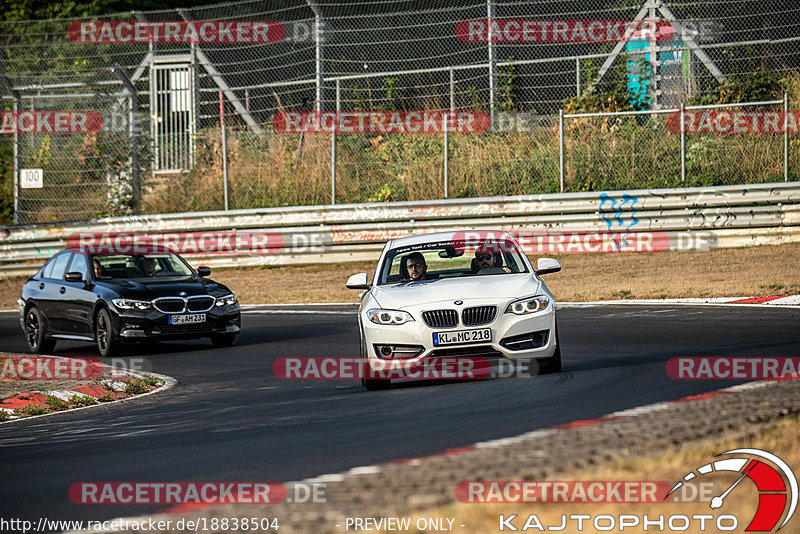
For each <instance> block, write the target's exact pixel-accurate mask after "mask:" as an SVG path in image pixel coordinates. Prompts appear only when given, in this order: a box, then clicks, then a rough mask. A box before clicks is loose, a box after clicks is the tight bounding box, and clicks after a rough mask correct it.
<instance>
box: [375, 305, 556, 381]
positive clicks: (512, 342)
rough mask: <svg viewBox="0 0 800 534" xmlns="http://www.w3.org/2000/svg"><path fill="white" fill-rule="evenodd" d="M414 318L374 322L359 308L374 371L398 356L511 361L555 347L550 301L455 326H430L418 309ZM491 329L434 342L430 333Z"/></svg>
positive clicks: (543, 355) (413, 360)
mask: <svg viewBox="0 0 800 534" xmlns="http://www.w3.org/2000/svg"><path fill="white" fill-rule="evenodd" d="M412 315H413V316H414V318H415V320H414V321H411V322H407V323H405V324H402V325H378V324H375V323H372V322H370V321H369V319H368V318H367V317H366V314H364V313H363V312H362V316H361V321H362V324H363V327H364V339H365V341H366V351H367V359H368V361H369V363H370V367H371V368H372V369H374V370H376V371H378V370H380V369H384V368H385V366H386V363H387V361H393V360H400V361H402V362H403V363H404V364H406V365H408V366H413V365H414V364H418V363H422V362H423V360H425V359H426V358H442V357H447V358H459V357H488V358H496V357H501V358H507V359H509V360H514V361H526V360H531V359H537V360H546V359H548V358H551V357H552V356H553V355H554V353H555V351H556V334H555V308H554V307H553V303H552V301H551V303H550V304H549V305H548V306H547V308H545V309H544V310H542V311H540V312H537V313H532V314H530V315H515V314H512V313H499V314H498V316H497V317H496V318H495V319H494V321H492V322H491V323H489V324H486V325H481V326H474V327H466V326H463V325H460V326H458V327H455V328H431V327H429V326H428V325H426V324H425V323H424V322H423V321H422V319H421V317H420V314H418V313H413V312H412ZM484 328H489V329H490V330H491V336H492V337H491V342H480V343H463V344H457V345H444V346H434V344H433V334H434V333H438V332H451V331H461V330H480V329H484Z"/></svg>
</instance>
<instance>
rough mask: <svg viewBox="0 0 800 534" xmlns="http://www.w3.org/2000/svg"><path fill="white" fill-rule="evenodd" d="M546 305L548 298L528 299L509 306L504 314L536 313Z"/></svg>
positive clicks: (540, 296) (548, 302)
mask: <svg viewBox="0 0 800 534" xmlns="http://www.w3.org/2000/svg"><path fill="white" fill-rule="evenodd" d="M548 304H550V298H549V297H546V296H544V295H539V296H538V297H529V298H526V299H522V300H517V301H515V302H512V303H511V304H509V305H508V308H506V313H515V314H517V315H526V314H528V313H536V312H538V311H542V310H543V309H545V308H546V307H547V305H548Z"/></svg>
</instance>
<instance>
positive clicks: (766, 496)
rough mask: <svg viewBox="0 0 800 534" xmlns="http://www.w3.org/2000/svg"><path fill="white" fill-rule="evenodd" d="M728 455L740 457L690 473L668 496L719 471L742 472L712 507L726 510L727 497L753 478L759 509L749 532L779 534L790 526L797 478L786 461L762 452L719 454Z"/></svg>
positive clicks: (794, 506) (725, 459) (749, 450)
mask: <svg viewBox="0 0 800 534" xmlns="http://www.w3.org/2000/svg"><path fill="white" fill-rule="evenodd" d="M727 455H737V457H735V458H724V459H721V460H717V461H715V462H711V463H708V464H705V465H702V466H700V467H698V468H697V469H695V470H694V471H692V472H690V473H687V474H686V475H685V476H684V477H683V481H681V482H678V483H677V484H675V486H674V487H673V488H672V489H671V490H670V492H669V493H668V494H667V497H669V496H670V495H672V493H674V492H675V491H676V490H678V488H680V487H681V486H683V484H684V482H689V481H694V480H696V479H700V478H701V477H709V476H713V474H714V473H718V472H727V473H740V474H741V475H740V476H739V477H738V478H737V479H736V481H735V482H734V483H733V484H732V485H730V486H728V487H727V489H725V490H724V491H723V492H722V493H720V494H719V495H717V496H715V497H714V498H713V499H711V504H710V506H711V508H712V509H714V510H716V509H718V508H722V507H723V506H724V505H725V498H726V497H727V496H728V495H730V494H731V492H733V491H734V490H736V488H737V487H741V484H740V483H741V482H742V481H743V480H744V479H745V478H749V479H750V480H751V481H752V482H753V483H754V484H755V486H756V488H757V489H758V509H757V510H756V513H755V516H754V517H753V519H752V521H750V524H749V525H748V526H747V528H746V529H745V532H777V531H778V530H780V529H782V528H783V527H784V526H786V523H788V522H789V519H791V518H792V515H794V512H795V510H796V509H797V478H796V477H795V475H794V473H793V472H792V470H791V469H790V468H789V466H788V465H787V464H786V462H784V461H783V460H781V459H780V458H778V457H777V456H775V455H774V454H772V453H770V452H766V451H762V450H760V449H734V450H731V451H727V452H723V453H721V454H719V456H727ZM740 491H741V490H740ZM781 519H783V521H781ZM779 523H780V524H779Z"/></svg>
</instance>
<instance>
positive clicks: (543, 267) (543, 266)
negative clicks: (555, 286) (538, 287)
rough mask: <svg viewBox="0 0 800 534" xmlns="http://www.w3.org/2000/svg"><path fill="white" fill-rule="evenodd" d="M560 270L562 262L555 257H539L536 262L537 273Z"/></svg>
mask: <svg viewBox="0 0 800 534" xmlns="http://www.w3.org/2000/svg"><path fill="white" fill-rule="evenodd" d="M560 270H561V264H560V263H558V260H554V259H553V258H539V261H537V262H536V274H537V275H542V274H549V273H557V272H558V271H560Z"/></svg>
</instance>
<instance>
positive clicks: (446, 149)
mask: <svg viewBox="0 0 800 534" xmlns="http://www.w3.org/2000/svg"><path fill="white" fill-rule="evenodd" d="M447 115H448V114H447V113H442V126H443V129H444V198H447V197H448V196H449V189H450V175H449V170H450V159H449V157H450V156H449V152H450V150H449V146H450V145H449V141H448V138H447V132H448V130H449V128H448V127H447Z"/></svg>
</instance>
